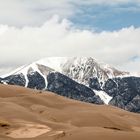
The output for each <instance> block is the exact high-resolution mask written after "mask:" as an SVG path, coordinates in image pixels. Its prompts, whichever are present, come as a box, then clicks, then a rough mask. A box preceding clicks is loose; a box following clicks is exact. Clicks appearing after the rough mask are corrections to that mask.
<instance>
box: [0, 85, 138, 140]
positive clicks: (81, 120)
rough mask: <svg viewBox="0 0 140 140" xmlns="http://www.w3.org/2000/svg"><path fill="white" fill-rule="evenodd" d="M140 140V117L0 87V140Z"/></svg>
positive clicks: (9, 87) (109, 107)
mask: <svg viewBox="0 0 140 140" xmlns="http://www.w3.org/2000/svg"><path fill="white" fill-rule="evenodd" d="M13 139H16V140H18V139H22V140H26V139H30V140H57V139H59V140H93V139H94V140H140V115H139V114H134V113H130V112H126V111H123V110H120V109H118V108H115V107H111V106H98V105H93V104H87V103H82V102H78V101H74V100H70V99H66V98H64V97H61V96H58V95H55V94H53V93H49V92H43V94H41V93H40V92H39V91H36V90H31V89H26V88H22V87H17V86H6V85H0V140H13Z"/></svg>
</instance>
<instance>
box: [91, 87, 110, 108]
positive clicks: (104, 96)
mask: <svg viewBox="0 0 140 140" xmlns="http://www.w3.org/2000/svg"><path fill="white" fill-rule="evenodd" d="M93 91H94V92H95V94H96V95H98V96H99V97H100V99H101V100H102V101H104V103H105V104H106V105H108V103H109V102H110V101H111V99H112V97H111V96H109V95H108V94H107V93H106V92H104V91H101V90H100V91H97V90H93Z"/></svg>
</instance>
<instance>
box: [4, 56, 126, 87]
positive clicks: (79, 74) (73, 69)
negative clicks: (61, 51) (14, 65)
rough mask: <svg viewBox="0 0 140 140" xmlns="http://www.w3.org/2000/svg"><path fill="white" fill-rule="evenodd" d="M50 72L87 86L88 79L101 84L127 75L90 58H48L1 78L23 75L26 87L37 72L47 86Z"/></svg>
mask: <svg viewBox="0 0 140 140" xmlns="http://www.w3.org/2000/svg"><path fill="white" fill-rule="evenodd" d="M51 71H57V72H60V73H62V74H64V75H66V76H68V77H69V78H71V79H73V80H75V81H77V82H78V83H82V84H84V85H88V84H89V79H90V78H93V77H97V78H98V81H99V82H100V84H103V83H104V81H106V80H107V79H109V78H114V77H117V76H124V75H128V74H129V73H127V72H122V71H119V70H116V69H115V68H113V67H111V66H109V65H103V64H101V65H100V63H98V62H97V61H96V60H95V59H94V58H92V57H48V58H45V59H42V60H39V61H36V62H34V63H32V64H30V65H26V66H22V67H20V68H18V69H16V70H15V71H13V72H11V73H10V74H7V75H4V76H1V77H2V78H4V77H8V76H10V75H16V74H23V75H24V77H25V80H26V87H27V86H28V82H29V81H28V77H27V75H28V74H32V73H33V72H38V73H39V74H40V75H41V76H42V77H43V78H44V79H45V83H46V86H47V80H46V77H47V74H48V73H49V72H51Z"/></svg>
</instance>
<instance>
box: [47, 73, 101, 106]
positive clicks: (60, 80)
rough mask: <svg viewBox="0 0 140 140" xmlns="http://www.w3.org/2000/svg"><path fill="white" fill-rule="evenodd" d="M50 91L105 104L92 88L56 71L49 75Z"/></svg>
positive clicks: (48, 87)
mask: <svg viewBox="0 0 140 140" xmlns="http://www.w3.org/2000/svg"><path fill="white" fill-rule="evenodd" d="M47 80H48V86H47V89H48V90H49V91H52V92H55V93H57V94H59V95H62V96H66V97H69V98H71V99H76V100H80V101H84V102H89V103H96V104H103V101H102V100H101V99H100V97H99V96H97V95H96V94H95V93H94V91H93V90H91V89H90V88H88V87H86V86H84V85H82V84H79V83H77V82H75V81H74V80H72V79H70V78H68V77H67V76H65V75H63V74H61V73H58V72H55V73H50V74H49V75H48V77H47Z"/></svg>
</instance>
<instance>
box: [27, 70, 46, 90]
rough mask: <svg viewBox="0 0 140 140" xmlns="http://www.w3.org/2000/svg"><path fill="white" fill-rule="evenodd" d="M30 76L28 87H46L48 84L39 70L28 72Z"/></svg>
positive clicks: (40, 88)
mask: <svg viewBox="0 0 140 140" xmlns="http://www.w3.org/2000/svg"><path fill="white" fill-rule="evenodd" d="M27 77H28V80H29V82H28V87H29V88H33V89H39V90H42V89H45V87H46V84H45V80H44V78H43V77H42V76H41V75H40V74H39V73H38V72H32V73H29V74H27Z"/></svg>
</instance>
